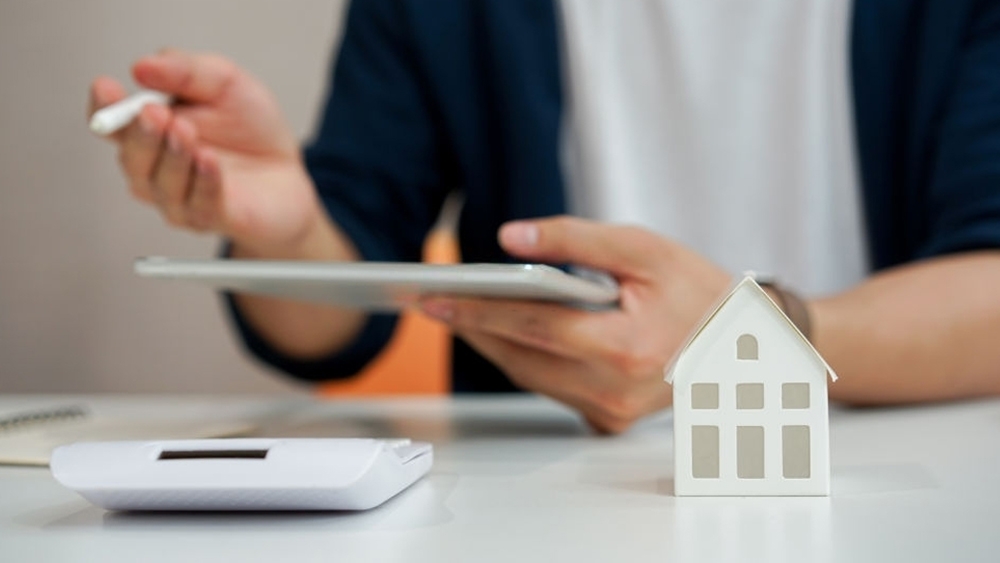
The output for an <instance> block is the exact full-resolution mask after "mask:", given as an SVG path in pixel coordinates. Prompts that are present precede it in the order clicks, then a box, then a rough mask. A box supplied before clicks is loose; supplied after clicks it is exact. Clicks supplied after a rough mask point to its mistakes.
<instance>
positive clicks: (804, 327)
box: [758, 281, 813, 342]
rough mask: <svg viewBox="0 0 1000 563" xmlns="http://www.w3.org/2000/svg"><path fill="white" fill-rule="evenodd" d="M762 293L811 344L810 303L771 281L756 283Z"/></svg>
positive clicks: (811, 320)
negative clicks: (763, 292)
mask: <svg viewBox="0 0 1000 563" xmlns="http://www.w3.org/2000/svg"><path fill="white" fill-rule="evenodd" d="M758 283H759V284H760V286H761V287H762V288H763V289H764V291H765V292H766V293H767V294H768V296H770V297H771V300H772V301H774V302H775V303H776V304H777V305H778V307H779V308H780V309H781V310H782V312H784V313H785V316H787V317H788V319H789V320H790V321H792V324H794V325H795V327H796V328H798V329H799V332H801V333H802V335H803V336H805V337H806V340H809V341H810V342H812V339H813V318H812V317H813V315H812V307H811V305H810V303H809V302H808V301H806V300H804V299H802V298H801V297H799V295H798V294H797V293H795V292H794V291H791V290H789V289H787V288H785V287H784V286H781V285H778V284H777V283H775V282H773V281H765V282H758Z"/></svg>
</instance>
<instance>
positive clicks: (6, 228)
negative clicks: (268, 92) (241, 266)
mask: <svg viewBox="0 0 1000 563" xmlns="http://www.w3.org/2000/svg"><path fill="white" fill-rule="evenodd" d="M344 7H345V2H344V1H343V0H296V1H295V2H293V3H287V2H281V1H278V0H168V1H158V2H154V1H151V0H87V1H86V2H67V1H65V0H2V2H0V84H2V87H0V393H13V392H112V391H113V392H153V391H168V392H182V393H183V392H243V393H258V392H259V393H293V392H297V391H299V392H301V391H302V390H303V387H301V386H298V385H295V384H293V383H291V382H289V381H288V380H287V379H285V378H283V377H282V376H280V375H277V374H275V373H273V372H270V371H268V370H266V369H265V368H263V367H260V366H258V365H257V364H255V363H253V362H252V361H251V360H249V359H248V358H246V357H245V356H244V355H243V354H242V352H241V351H240V350H239V346H238V344H237V343H236V341H235V339H234V337H233V334H232V332H231V331H230V330H229V329H228V326H227V319H226V318H225V316H224V315H223V313H222V309H221V306H220V302H219V300H218V298H217V296H216V295H214V294H213V293H212V292H210V291H208V290H205V289H201V288H198V287H194V286H188V285H184V284H179V283H169V282H162V281H153V280H145V279H140V278H138V277H136V276H135V275H133V274H132V261H133V259H135V258H136V257H138V256H145V255H169V256H185V257H208V256H211V255H213V254H214V253H215V252H216V250H217V246H218V241H217V240H216V239H214V238H212V237H199V236H193V235H189V234H183V233H180V232H177V231H173V230H170V229H168V228H167V227H166V226H165V224H164V223H163V222H162V221H161V220H160V218H159V216H158V215H157V214H156V213H154V212H153V211H152V210H150V209H147V208H146V207H144V206H141V205H139V204H138V203H136V202H135V201H134V200H132V199H131V197H130V196H129V195H128V192H127V188H126V186H125V183H124V181H123V180H122V179H121V176H120V175H119V173H118V170H117V167H116V165H117V161H116V154H115V151H114V149H113V147H112V146H111V145H110V144H108V143H106V142H103V141H101V140H100V139H97V138H95V137H94V136H93V135H91V134H90V133H89V132H88V130H87V127H86V120H85V112H86V103H87V91H88V85H89V83H90V81H91V80H92V79H93V78H94V77H95V76H97V75H99V74H108V75H111V76H113V77H115V78H117V79H119V80H122V81H126V83H127V84H128V85H129V87H132V86H133V85H132V82H131V80H130V76H129V68H130V66H131V63H132V61H134V60H135V59H136V58H138V57H139V56H141V55H143V54H146V53H150V52H153V51H155V50H157V49H160V48H162V47H165V46H176V47H180V48H184V49H191V50H211V51H218V52H220V53H223V54H225V55H227V56H229V57H231V58H233V59H234V60H235V61H236V62H237V63H239V64H240V65H242V66H243V67H244V68H247V69H249V70H250V71H251V72H253V73H255V74H256V75H257V76H258V77H260V78H261V79H262V80H263V81H264V82H265V83H266V84H268V85H269V86H270V87H271V88H272V89H273V91H274V92H275V94H276V95H277V98H278V100H279V101H280V103H281V106H282V107H283V109H284V110H285V113H286V115H287V117H288V119H289V121H290V122H291V124H292V127H293V128H294V129H295V131H296V132H297V133H298V134H299V135H300V137H302V138H306V137H308V136H309V135H310V134H311V131H312V127H313V124H314V123H315V119H316V114H317V112H318V110H319V108H320V105H321V102H322V97H323V95H324V93H325V91H326V86H327V80H328V76H329V65H330V58H331V55H332V53H333V50H334V48H335V46H336V44H337V42H338V37H339V33H340V28H341V21H342V15H343V11H344Z"/></svg>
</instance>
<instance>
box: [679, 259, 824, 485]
mask: <svg viewBox="0 0 1000 563" xmlns="http://www.w3.org/2000/svg"><path fill="white" fill-rule="evenodd" d="M734 344H735V348H736V350H735V352H736V353H735V354H734V353H733V352H734V350H733V346H734ZM761 344H763V346H764V350H761V349H760V345H761ZM761 352H763V354H761ZM828 377H829V378H830V379H832V380H836V376H835V375H834V373H833V371H832V370H831V369H830V368H829V366H828V365H827V364H826V362H824V361H823V358H822V357H820V355H819V354H818V353H817V352H816V350H815V349H814V348H813V347H812V345H811V344H810V343H809V342H808V341H807V340H806V339H805V338H804V337H803V336H802V334H801V333H800V332H799V331H798V329H796V328H795V326H794V325H793V324H792V323H791V321H790V320H788V317H786V316H785V314H784V313H783V312H782V311H781V309H780V308H779V307H778V306H777V305H776V304H775V303H774V302H773V301H772V300H771V299H770V297H768V295H767V294H766V293H765V292H764V291H763V290H762V289H761V288H760V286H759V285H757V283H756V282H754V281H753V279H751V278H745V279H744V280H743V281H741V282H740V283H738V284H737V285H736V287H735V288H734V289H733V291H732V292H731V293H730V294H729V295H727V296H726V297H725V298H724V299H723V300H722V302H721V303H720V304H719V305H718V306H717V307H716V308H715V310H714V311H713V312H712V314H711V315H709V316H708V319H707V320H706V321H705V322H704V323H703V324H702V326H701V327H699V328H698V329H697V330H696V331H695V333H694V335H693V336H692V337H691V338H690V339H689V341H688V343H687V344H686V345H685V346H684V348H683V349H682V350H681V351H680V353H679V354H678V356H677V359H676V360H675V362H674V363H673V364H672V365H671V366H670V367H669V368H668V371H667V381H669V382H670V383H671V384H672V385H673V386H674V491H675V493H676V494H677V495H680V496H684V495H734V496H749V495H827V494H829V489H830V460H829V429H828V425H829V418H828V416H829V415H828V405H827V389H826V383H827V378H828Z"/></svg>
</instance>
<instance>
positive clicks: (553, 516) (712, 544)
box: [0, 396, 1000, 563]
mask: <svg viewBox="0 0 1000 563" xmlns="http://www.w3.org/2000/svg"><path fill="white" fill-rule="evenodd" d="M39 401H42V402H45V403H51V398H49V399H46V398H41V397H12V396H6V397H5V396H0V409H7V408H14V407H24V406H30V404H32V403H35V402H39ZM94 404H95V405H96V407H95V408H97V409H103V408H107V409H117V410H119V411H121V410H125V411H134V412H144V413H150V412H154V411H165V412H178V413H183V412H191V411H193V410H198V409H204V408H209V409H216V410H219V409H221V410H223V411H227V410H231V411H230V412H233V413H246V414H247V415H252V416H255V417H260V418H261V419H262V420H264V423H263V428H264V432H263V433H264V434H265V435H271V436H280V435H298V436H407V437H411V438H416V439H422V440H428V441H431V442H433V443H434V445H435V448H436V449H435V454H436V462H435V466H434V469H433V470H432V473H431V474H430V475H428V476H427V477H426V478H425V479H423V480H422V481H420V482H419V483H417V484H416V485H415V486H414V487H413V488H411V489H410V490H408V491H406V492H404V493H403V494H402V495H400V496H399V497H397V498H395V499H393V500H391V501H389V502H388V503H387V504H385V505H383V506H382V507H380V508H377V509H375V510H372V511H369V512H365V513H354V514H345V513H340V514H304V513H296V514H161V515H157V514H115V513H106V512H104V511H102V510H100V509H98V508H95V507H92V506H90V505H89V504H87V503H86V502H85V501H83V500H82V499H81V498H80V497H78V496H76V495H75V494H74V493H72V492H70V491H68V490H66V489H63V488H62V487H61V486H59V485H58V484H57V483H56V482H55V481H54V480H53V479H52V477H51V476H50V475H49V473H48V471H47V470H45V469H40V468H13V467H0V561H60V560H87V561H103V562H114V561H137V560H140V561H184V562H185V563H188V562H190V561H198V560H225V561H314V560H315V561H329V560H336V561H434V562H441V561H657V562H661V563H662V562H665V561H735V560H741V561H796V562H798V561H814V562H815V561H851V562H855V563H856V562H862V561H879V562H884V561H906V562H907V563H914V562H920V561H934V562H940V561H998V560H1000V526H998V525H1000V484H998V481H1000V401H985V402H975V403H963V404H949V405H942V406H934V407H918V408H899V409H887V410H856V411H837V410H835V411H834V412H833V413H832V415H831V456H832V459H833V468H832V469H833V481H832V488H833V494H832V496H831V497H830V498H676V497H674V496H672V494H671V492H672V487H673V484H672V480H671V474H672V473H673V469H672V463H671V459H672V453H671V447H672V446H671V424H670V415H669V413H665V414H664V415H662V416H659V417H656V418H653V419H650V420H648V421H645V422H643V423H642V424H640V425H639V426H638V427H636V428H635V429H634V430H633V431H631V432H629V433H628V434H626V435H624V436H620V437H615V438H604V437H598V436H593V435H591V434H589V433H588V432H587V431H586V429H585V428H584V427H583V426H582V425H581V424H580V422H579V421H578V420H577V419H576V418H575V417H574V416H573V415H572V414H571V413H570V412H568V411H567V410H565V409H563V408H561V407H559V406H557V405H555V404H553V403H550V402H547V401H544V400H541V399H535V398H496V399H494V398H490V399H485V398H482V399H481V398H472V399H458V400H449V399H427V400H403V401H380V402H356V403H336V402H322V403H321V402H314V401H308V400H301V401H300V400H294V401H288V400H285V401H281V402H267V401H262V400H259V399H257V400H234V399H211V398H185V399H171V398H142V397H138V398H136V397H133V398H95V399H94Z"/></svg>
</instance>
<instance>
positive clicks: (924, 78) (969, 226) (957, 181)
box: [230, 0, 1000, 391]
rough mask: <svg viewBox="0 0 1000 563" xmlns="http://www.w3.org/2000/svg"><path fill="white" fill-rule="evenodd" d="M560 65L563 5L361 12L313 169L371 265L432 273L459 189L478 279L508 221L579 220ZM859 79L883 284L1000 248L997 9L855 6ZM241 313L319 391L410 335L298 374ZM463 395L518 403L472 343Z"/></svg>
mask: <svg viewBox="0 0 1000 563" xmlns="http://www.w3.org/2000/svg"><path fill="white" fill-rule="evenodd" d="M559 50H560V45H559V29H558V19H557V14H556V7H555V6H554V5H553V2H552V0H475V1H474V0H360V1H357V2H354V3H353V4H352V6H351V7H350V10H349V12H348V15H347V22H346V27H345V31H344V37H343V42H342V45H341V48H340V53H339V58H338V61H337V63H336V66H335V71H334V73H333V85H334V86H333V87H331V94H330V98H329V101H328V104H327V107H326V111H325V115H324V117H323V120H322V124H321V125H320V127H319V130H318V132H317V135H316V138H315V140H314V142H313V143H312V144H311V145H310V146H309V147H308V148H307V149H306V151H305V160H306V164H307V167H308V169H309V171H310V173H311V175H312V177H313V179H314V181H315V183H316V187H317V189H318V192H319V194H320V196H321V198H322V201H323V202H324V204H325V205H326V208H327V210H328V212H329V214H330V216H331V217H332V219H333V220H334V221H336V223H337V224H338V225H339V226H340V227H341V228H342V229H343V230H344V231H345V232H346V233H347V234H348V235H349V236H350V237H351V239H352V240H353V241H354V244H355V245H356V246H357V248H358V249H359V251H360V252H361V254H362V255H363V256H364V258H365V259H367V260H393V261H398V260H405V261H415V260H419V258H420V250H421V244H422V241H423V240H424V237H425V235H426V234H427V232H428V230H429V228H430V227H431V225H432V223H433V221H434V220H435V218H436V215H437V212H438V210H439V209H440V207H441V204H442V202H443V200H444V198H445V196H446V195H447V194H448V193H449V192H451V191H453V190H461V191H462V192H464V194H465V201H466V202H465V207H464V210H463V213H462V218H461V222H460V226H459V238H460V244H461V251H462V257H463V259H464V260H465V261H468V262H502V261H508V260H509V257H508V256H506V255H505V254H504V253H503V252H502V251H501V249H500V248H499V246H498V245H497V242H496V231H497V228H498V227H499V226H500V224H501V223H503V222H504V221H507V220H510V219H518V218H527V217H540V216H547V215H555V214H559V213H564V212H565V210H566V204H565V200H564V193H563V183H562V182H563V180H562V176H561V170H560V166H559V158H558V146H559V130H560V119H561V114H562V110H563V98H562V91H561V88H562V85H561V83H560V80H561V77H562V74H561V69H560V58H559ZM650 56H656V54H655V53H651V54H650ZM851 66H852V77H851V78H852V88H853V96H854V112H855V129H856V134H857V147H858V156H859V166H860V172H861V185H862V189H863V192H864V195H863V202H864V208H865V217H866V227H867V233H868V241H869V254H870V256H871V260H872V264H871V268H872V269H873V270H878V269H882V268H888V267H891V266H894V265H897V264H901V263H904V262H909V261H913V260H919V259H921V258H926V257H930V256H935V255H940V254H945V253H951V252H959V251H963V250H971V249H980V248H995V247H1000V2H996V1H985V0H984V1H978V0H855V2H854V13H853V23H852V35H851ZM734 189H738V188H734ZM230 310H231V312H232V314H233V316H234V319H235V321H236V325H237V328H238V330H239V332H240V334H241V336H242V338H243V340H244V343H245V344H246V346H247V347H248V348H249V350H251V351H252V352H253V353H254V354H256V355H257V356H258V357H259V358H260V359H262V360H263V361H265V362H266V363H268V364H271V365H272V366H274V367H277V368H279V369H280V370H282V371H285V372H287V373H289V374H292V375H293V376H295V377H298V378H301V379H306V380H316V381H318V380H327V379H336V378H343V377H348V376H351V375H353V374H354V373H356V372H357V371H359V370H360V369H361V368H362V367H363V366H364V365H365V363H367V362H368V360H370V359H371V358H372V357H374V355H375V354H377V353H378V352H379V350H381V348H382V347H383V346H384V344H385V343H386V341H387V340H388V339H389V337H390V336H391V334H392V331H393V329H394V326H395V317H392V316H387V315H378V316H372V317H371V318H370V320H369V322H368V323H367V325H366V326H365V328H364V329H363V331H362V334H361V335H360V336H359V337H358V339H357V340H356V341H355V342H354V344H353V345H351V346H350V347H349V348H348V349H347V350H345V351H343V352H342V353H340V354H337V355H335V356H331V357H329V358H323V359H319V360H314V361H299V360H295V359H292V358H289V357H286V356H283V355H281V354H280V353H278V352H277V351H275V350H274V349H273V348H271V347H270V346H268V345H267V343H266V342H264V341H263V340H262V339H261V338H260V337H259V336H258V335H257V334H255V333H254V332H253V331H252V330H251V329H250V328H249V327H248V326H247V325H246V323H245V322H243V319H242V318H241V317H240V315H239V312H238V311H236V310H235V308H233V307H232V303H231V302H230ZM453 388H454V390H456V391H510V390H514V387H513V386H512V385H511V383H510V382H509V381H508V380H507V379H506V377H504V376H503V375H502V374H501V373H500V372H499V370H497V369H496V368H495V367H494V366H492V365H490V364H489V363H487V362H486V361H485V360H484V359H483V358H482V357H480V356H479V355H477V354H476V353H475V352H474V351H472V350H471V349H470V348H469V347H468V346H466V345H465V344H463V343H462V342H461V341H456V343H455V347H454V361H453Z"/></svg>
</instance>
